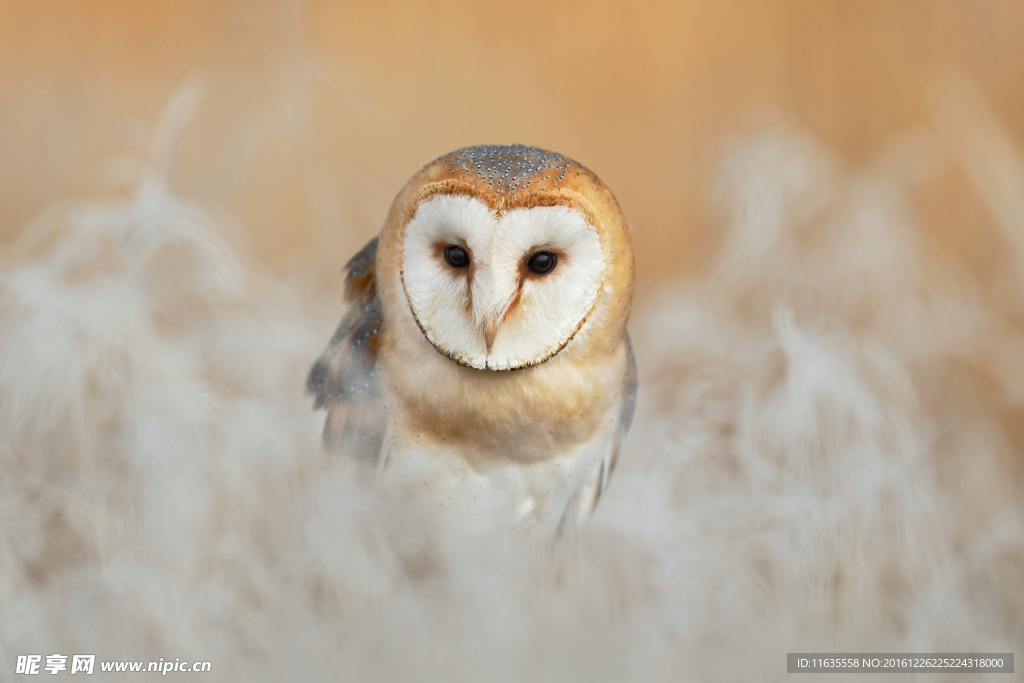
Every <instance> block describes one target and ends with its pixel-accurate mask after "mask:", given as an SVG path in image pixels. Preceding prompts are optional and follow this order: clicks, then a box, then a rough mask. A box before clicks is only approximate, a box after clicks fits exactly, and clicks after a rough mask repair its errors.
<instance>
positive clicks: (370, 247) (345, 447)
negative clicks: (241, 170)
mask: <svg viewBox="0 0 1024 683" xmlns="http://www.w3.org/2000/svg"><path fill="white" fill-rule="evenodd" d="M376 259H377V238H376V237H374V238H373V239H372V240H370V242H369V243H368V244H367V245H366V246H365V247H363V248H362V250H360V252H359V253H358V254H356V255H355V256H354V257H352V259H351V260H350V261H349V262H348V263H347V264H346V265H345V270H346V275H345V298H346V300H347V301H348V302H349V309H348V312H347V313H346V314H345V317H344V318H343V319H342V321H341V324H340V325H338V329H337V331H336V332H335V333H334V335H333V336H332V337H331V340H330V342H329V343H328V344H327V349H326V350H325V351H324V352H323V354H322V355H321V356H320V358H319V359H318V360H317V361H316V363H314V364H313V367H312V368H311V369H310V371H309V376H308V378H307V379H306V392H307V393H310V394H313V396H314V397H315V399H314V406H313V407H314V409H315V410H319V409H320V408H326V409H327V420H326V422H325V424H324V445H325V446H326V447H327V448H328V449H329V450H332V451H340V452H344V453H348V454H351V455H354V456H356V457H358V458H360V459H364V460H368V461H371V462H372V461H374V460H376V458H377V457H378V455H379V453H380V446H381V442H382V441H383V438H384V428H385V426H386V423H387V410H386V407H385V405H384V397H383V393H382V392H381V386H380V380H379V376H378V368H377V354H378V351H379V346H380V336H379V335H380V331H381V327H382V325H383V322H384V321H383V319H382V317H381V306H380V300H379V299H378V298H377V282H376V269H375V263H376Z"/></svg>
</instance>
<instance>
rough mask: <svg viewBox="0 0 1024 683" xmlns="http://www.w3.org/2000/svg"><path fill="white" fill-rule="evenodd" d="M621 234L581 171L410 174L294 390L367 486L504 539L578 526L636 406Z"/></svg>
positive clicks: (482, 154)
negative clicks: (482, 517) (475, 518)
mask: <svg viewBox="0 0 1024 683" xmlns="http://www.w3.org/2000/svg"><path fill="white" fill-rule="evenodd" d="M633 269H634V266H633V252H632V246H631V244H630V236H629V231H628V228H627V226H626V223H625V220H624V218H623V215H622V212H621V210H620V209H619V205H618V202H617V201H616V199H615V197H614V196H613V195H612V193H611V191H610V190H609V189H608V188H607V187H605V185H604V184H603V183H602V182H601V180H599V179H598V177H597V176H596V175H594V173H592V172H591V171H589V170H588V169H586V168H585V167H583V166H582V165H581V164H579V163H577V162H575V161H572V160H571V159H569V158H567V157H565V156H563V155H561V154H556V153H554V152H548V151H545V150H542V149H536V148H532V147H525V146H522V145H509V146H477V147H468V148H465V149H460V150H457V151H455V152H452V153H450V154H448V155H446V156H443V157H440V158H438V159H436V160H435V161H433V162H431V163H430V164H427V165H426V166H424V167H423V168H422V169H420V171H419V172H418V173H417V174H416V175H415V176H414V177H413V178H412V179H411V180H410V181H409V182H408V183H407V184H406V186H405V188H404V189H403V190H402V191H401V192H400V193H399V194H398V196H397V198H396V199H395V201H394V203H393V204H392V206H391V210H390V212H389V214H388V216H387V219H386V221H385V223H384V227H383V229H382V230H381V233H380V235H379V236H378V237H375V238H373V239H372V240H371V241H370V242H369V243H368V244H367V245H366V246H365V247H364V248H363V249H362V251H360V252H359V253H358V254H356V255H355V257H353V258H352V260H351V261H349V262H348V264H347V266H346V271H347V272H346V285H345V287H346V298H347V299H348V301H349V302H350V308H349V311H348V312H347V314H346V315H345V317H344V319H343V320H342V322H341V325H340V326H339V327H338V329H337V332H336V333H335V334H334V336H333V337H332V338H331V340H330V342H329V344H328V346H327V349H326V351H325V352H324V353H323V355H322V356H321V357H320V359H319V360H317V361H316V363H315V364H314V365H313V368H312V369H311V371H310V373H309V377H308V380H307V389H308V391H309V392H310V393H312V394H313V395H315V405H316V408H326V409H327V420H326V424H325V428H324V442H325V444H326V445H327V447H328V448H329V449H331V450H338V451H343V452H345V453H348V454H352V455H355V456H356V457H358V458H361V459H363V460H365V461H367V462H369V463H371V464H372V466H373V467H375V468H376V472H377V477H378V480H379V481H383V482H392V484H393V485H395V486H404V487H408V488H409V489H410V490H414V489H415V490H423V489H426V490H429V491H430V492H431V494H430V495H431V496H433V497H434V498H436V500H437V502H438V505H440V506H448V507H450V508H456V509H460V508H465V509H466V511H467V512H468V513H469V514H475V513H476V512H479V508H480V506H485V507H487V509H488V511H489V512H491V513H494V514H496V515H498V517H499V518H501V519H503V520H505V521H507V522H508V524H510V525H511V528H512V529H513V530H518V529H532V528H536V527H542V528H550V529H555V530H561V529H564V528H565V527H566V526H575V525H578V524H580V523H581V522H583V521H585V520H586V519H587V518H588V517H589V515H590V513H591V512H592V511H593V510H594V506H595V505H596V503H597V501H598V499H599V498H600V496H601V493H602V492H603V491H604V490H605V487H606V486H607V485H608V479H609V476H610V475H611V473H612V471H613V470H614V469H615V464H616V460H617V458H618V454H619V450H620V447H621V444H622V439H623V435H624V434H625V432H626V430H628V429H629V426H630V423H631V421H632V417H633V410H634V406H635V402H636V393H637V374H636V362H635V359H634V357H633V351H632V348H631V345H630V340H629V335H628V334H627V332H626V322H627V319H628V316H629V310H630V305H631V302H632V292H633Z"/></svg>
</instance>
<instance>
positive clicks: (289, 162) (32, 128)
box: [0, 0, 1024, 293]
mask: <svg viewBox="0 0 1024 683" xmlns="http://www.w3.org/2000/svg"><path fill="white" fill-rule="evenodd" d="M1022 25H1024V5H1022V4H1021V3H1020V2H1017V1H1016V0H992V1H989V2H985V3H974V2H965V1H963V0H960V1H952V0H901V1H900V2H891V1H890V0H860V1H858V2H844V1H841V0H820V1H819V0H814V1H807V0H805V1H795V0H772V1H770V2H765V1H758V0H750V1H744V2H733V1H729V2H701V1H692V0H675V1H672V2H645V3H623V2H607V1H605V0H597V1H592V0H586V1H584V0H566V1H564V2H558V3H548V2H541V1H540V0H521V1H519V2H516V3H514V4H512V5H509V4H506V3H480V2H461V1H457V0H456V1H453V0H439V1H435V2H430V3H425V2H410V1H407V0H382V1H381V2H374V3H358V2H333V1H321V0H246V1H245V2H242V1H238V0H218V1H214V2H211V1H209V0H176V1H174V2H169V1H166V0H164V1H161V0H133V1H131V2H128V1H125V0H90V1H89V2H79V1H76V0H47V1H46V2H38V1H37V0H4V1H3V2H2V3H0V188H2V190H0V240H2V241H4V242H6V241H9V240H10V239H11V238H12V237H13V236H14V235H15V234H16V233H17V232H18V231H20V230H21V229H22V228H23V227H24V226H25V225H26V223H28V221H29V220H30V219H32V218H33V216H35V215H36V214H37V213H38V212H39V211H40V210H41V209H43V208H44V207H46V206H47V205H48V204H49V203H51V202H54V201H55V200H58V199H65V198H67V197H73V196H87V195H89V194H91V193H94V192H96V190H97V186H98V184H99V183H100V181H99V177H100V175H101V174H100V171H101V162H104V161H105V160H106V159H108V158H109V157H110V156H111V154H112V153H113V152H115V151H119V150H123V149H125V148H128V147H132V146H144V145H145V144H147V141H148V140H149V137H148V136H149V131H150V128H149V127H150V126H151V124H152V122H154V121H155V120H156V119H157V117H158V115H159V113H160V111H161V110H162V108H163V106H164V104H165V103H166V101H167V100H168V98H169V96H170V93H172V92H173V91H174V89H175V88H176V87H177V86H178V85H179V84H180V83H181V82H182V81H183V80H184V79H185V78H186V77H188V76H189V75H191V74H197V75H198V77H199V78H201V79H203V81H202V82H203V86H204V88H205V91H206V99H205V100H204V102H203V104H202V105H201V107H200V108H199V109H198V110H197V112H196V114H195V120H194V121H193V122H192V123H191V124H190V125H189V126H188V128H186V129H185V131H184V133H183V136H182V138H181V140H180V142H179V144H178V147H177V150H176V152H175V157H174V163H173V164H172V166H171V168H170V172H169V175H170V180H171V183H172V185H173V186H174V187H175V188H176V189H177V191H179V192H180V193H182V194H183V195H186V196H189V197H192V198H196V199H200V200H204V201H207V202H210V203H214V204H216V205H219V206H222V207H226V208H227V209H229V210H230V211H232V212H233V213H234V214H235V215H236V216H237V217H238V218H239V219H240V220H241V222H242V224H243V225H244V226H245V228H246V230H247V231H248V233H249V235H250V236H251V241H252V243H253V246H254V248H255V252H256V254H257V255H258V257H259V258H260V259H261V260H262V261H263V262H265V263H267V264H269V265H270V266H272V267H274V268H277V269H285V270H287V269H293V268H300V269H303V270H308V269H309V268H312V267H315V268H317V269H323V270H324V272H325V273H327V272H329V273H334V272H336V271H337V269H338V268H339V267H340V265H341V264H342V263H344V261H345V260H346V259H347V258H348V256H349V255H350V254H351V253H352V252H353V251H354V250H355V249H356V248H358V246H360V245H361V244H362V243H363V242H364V241H365V240H366V239H368V238H369V237H370V236H371V235H372V234H374V233H376V232H377V231H378V230H379V227H380V225H381V224H382V222H383V218H384V215H385V213H386V211H387V208H388V206H389V205H390V202H391V200H392V198H393V197H394V195H395V194H396V193H397V192H398V190H399V189H400V188H401V187H402V185H403V184H404V183H405V181H406V180H407V179H408V178H409V177H410V176H411V175H412V174H413V172H414V171H415V170H416V169H417V168H419V166H420V165H422V164H424V163H426V162H427V161H429V160H431V159H433V158H435V157H437V156H439V155H441V154H443V153H445V152H448V151H450V150H452V149H455V148H458V147H463V146H467V145H473V144H481V143H488V144H491V143H502V144H505V143H513V142H519V143H523V144H528V145H534V146H539V147H544V148H548V149H553V150H556V151H559V152H562V153H564V154H567V155H569V156H571V157H573V158H575V159H577V160H579V161H581V162H582V163H584V164H585V165H587V166H589V167H590V168H591V169H593V170H594V171H595V172H596V173H598V174H599V175H600V176H601V177H602V178H603V179H604V180H605V181H606V182H607V183H608V185H609V186H610V187H611V188H612V190H613V191H614V192H615V193H616V195H617V196H618V198H619V201H620V202H621V204H622V206H623V208H624V210H625V212H626V216H627V218H628V219H629V220H630V222H631V224H632V226H633V230H634V233H633V234H634V239H635V246H636V252H637V260H638V262H639V268H638V277H639V278H640V283H639V284H640V291H641V293H643V292H644V291H649V288H650V287H652V286H654V285H656V284H659V283H664V282H665V281H667V280H668V279H671V278H672V277H673V276H675V275H677V274H681V273H688V272H692V271H693V269H694V268H695V267H697V266H699V265H700V264H701V263H703V262H705V261H706V260H707V259H708V258H709V256H710V254H711V253H712V251H713V249H714V248H715V246H716V245H717V242H716V238H715V230H714V226H715V225H716V222H715V216H713V215H709V212H708V211H707V208H706V206H707V202H706V199H705V196H706V191H705V189H706V188H705V185H706V182H707V178H708V176H709V174H710V171H711V170H712V168H713V167H714V164H715V163H717V161H718V159H719V157H720V153H721V148H722V144H723V140H724V139H725V137H726V136H728V135H730V134H732V133H734V132H735V131H736V130H737V129H738V128H741V127H742V126H744V125H746V124H747V123H748V122H749V119H751V118H752V117H757V116H762V115H764V114H763V111H765V110H767V111H770V112H774V113H773V114H771V115H777V114H778V113H780V112H781V113H782V114H783V115H784V116H788V117H791V118H792V120H793V122H794V123H795V124H796V125H799V126H801V127H803V128H804V129H806V130H807V131H808V132H810V133H811V134H812V135H814V136H817V137H818V138H819V139H820V140H822V141H823V142H824V143H826V144H827V145H829V146H831V147H832V148H833V149H835V150H838V151H839V153H840V154H841V155H842V156H843V157H844V158H845V159H846V160H847V161H849V162H851V163H855V164H858V163H863V162H865V161H866V160H868V159H869V158H870V157H871V155H873V154H876V153H877V152H878V150H879V148H880V146H882V145H883V144H884V143H886V141H887V140H888V139H890V138H891V137H892V136H893V135H894V134H896V133H900V132H903V131H905V130H906V129H907V128H908V127H914V126H919V125H923V124H925V123H926V121H927V119H928V95H927V92H928V88H929V87H931V85H932V83H933V81H934V80H935V79H936V78H937V77H939V76H940V75H941V74H942V73H943V72H944V71H946V70H948V69H950V68H958V69H961V70H963V72H964V73H966V74H967V75H968V77H969V78H970V79H971V80H972V81H973V82H974V83H975V84H976V85H977V87H978V88H979V89H980V90H981V92H982V93H983V95H984V97H985V98H987V100H988V102H989V103H990V105H991V106H992V107H993V108H994V110H995V112H996V113H997V115H998V117H999V118H1000V120H1001V121H1002V123H1003V124H1004V125H1005V127H1006V129H1007V131H1008V132H1009V133H1010V135H1012V136H1013V138H1014V139H1015V140H1017V141H1021V140H1024V115H1022V114H1024V86H1022V84H1024V41H1022V40H1020V27H1021V26H1022ZM759 112H760V113H759ZM961 180H962V179H960V178H958V176H957V170H956V169H955V168H953V167H949V168H946V169H944V170H943V171H942V173H941V175H940V177H938V178H935V179H933V182H931V183H929V185H928V188H927V189H926V190H922V191H921V192H920V196H919V197H917V199H918V206H919V208H920V210H921V211H923V212H925V213H926V214H927V216H928V219H929V221H928V222H929V225H930V226H931V228H930V229H931V230H933V231H935V232H937V233H938V234H940V235H942V236H943V237H944V238H945V239H946V240H947V241H948V242H949V244H950V246H951V247H952V248H954V249H955V250H956V251H957V252H959V253H961V254H962V255H963V257H964V258H965V259H967V260H968V261H969V262H972V263H974V264H975V265H977V264H979V263H984V262H985V261H986V259H990V258H998V256H999V249H998V246H997V245H996V244H994V243H993V242H992V241H990V240H986V239H984V238H980V239H979V238H977V237H975V236H973V235H971V234H969V233H967V232H965V231H962V230H958V229H957V227H956V226H961V225H964V224H969V223H972V222H977V221H979V220H983V219H984V217H983V210H982V209H981V208H980V205H979V203H978V202H977V200H976V199H975V198H974V197H973V196H972V195H971V193H970V192H969V191H968V190H967V188H966V186H965V185H964V184H963V183H962V182H961Z"/></svg>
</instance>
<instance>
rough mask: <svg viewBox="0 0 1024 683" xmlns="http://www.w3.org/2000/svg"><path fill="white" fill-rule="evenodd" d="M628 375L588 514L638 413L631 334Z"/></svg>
mask: <svg viewBox="0 0 1024 683" xmlns="http://www.w3.org/2000/svg"><path fill="white" fill-rule="evenodd" d="M626 354H627V357H628V358H627V361H626V374H625V375H624V376H623V378H622V412H621V413H620V416H619V425H618V428H617V429H616V430H615V433H614V436H613V437H612V441H611V443H610V444H608V452H607V453H606V454H605V458H604V460H602V461H601V467H600V470H599V471H598V473H597V481H595V482H594V485H593V486H592V487H590V489H589V494H588V498H587V499H586V508H587V510H588V512H590V513H593V511H594V509H595V508H596V507H597V501H598V500H600V499H601V494H602V493H604V490H605V489H606V488H608V480H609V479H610V478H611V476H612V472H614V471H615V465H616V464H617V463H618V461H619V451H620V450H621V449H622V438H623V437H624V436H625V435H626V432H628V431H629V428H630V427H631V426H632V425H633V414H634V413H635V412H636V395H637V387H638V380H637V370H636V356H635V355H634V354H633V343H632V342H631V341H630V339H629V334H628V333H627V334H626ZM574 505H575V499H573V500H572V501H571V502H570V504H569V506H568V507H567V508H566V513H568V512H569V511H570V510H571V509H572V508H573V506H574ZM568 517H569V515H568V514H565V515H563V516H562V521H561V522H560V523H559V533H561V530H562V528H563V527H564V526H565V523H566V520H567V518H568Z"/></svg>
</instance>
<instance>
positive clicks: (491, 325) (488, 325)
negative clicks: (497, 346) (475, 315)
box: [484, 318, 502, 353]
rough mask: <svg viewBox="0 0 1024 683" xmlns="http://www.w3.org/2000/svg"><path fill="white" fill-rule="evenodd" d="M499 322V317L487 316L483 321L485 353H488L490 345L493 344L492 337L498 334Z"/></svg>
mask: <svg viewBox="0 0 1024 683" xmlns="http://www.w3.org/2000/svg"><path fill="white" fill-rule="evenodd" d="M501 322H502V319H501V318H488V319H487V321H486V322H485V323H484V341H485V342H487V353H490V352H491V347H492V346H494V338H495V337H496V336H498V328H499V327H501Z"/></svg>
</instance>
